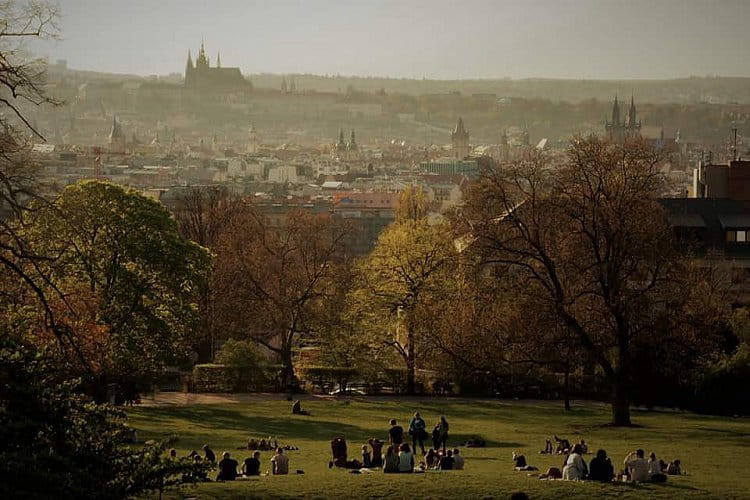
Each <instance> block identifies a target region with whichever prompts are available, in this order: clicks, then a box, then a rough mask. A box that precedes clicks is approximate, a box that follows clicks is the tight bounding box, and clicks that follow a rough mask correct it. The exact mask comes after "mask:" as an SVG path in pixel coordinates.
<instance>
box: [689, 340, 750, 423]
mask: <svg viewBox="0 0 750 500" xmlns="http://www.w3.org/2000/svg"><path fill="white" fill-rule="evenodd" d="M748 384H750V348H748V346H747V345H742V346H741V347H740V349H739V350H738V352H737V354H735V355H734V356H732V357H731V358H729V359H728V360H727V361H726V362H724V363H721V364H720V365H718V366H717V367H716V368H714V369H713V370H711V371H709V372H708V373H706V374H704V376H703V377H702V378H701V380H700V383H699V385H698V388H697V391H696V397H695V399H694V401H693V405H692V409H693V410H695V411H700V412H703V413H711V414H719V415H735V414H750V390H748Z"/></svg>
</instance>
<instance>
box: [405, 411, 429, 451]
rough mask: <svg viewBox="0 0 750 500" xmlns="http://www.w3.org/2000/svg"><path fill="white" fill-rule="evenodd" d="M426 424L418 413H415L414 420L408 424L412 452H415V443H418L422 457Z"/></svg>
mask: <svg viewBox="0 0 750 500" xmlns="http://www.w3.org/2000/svg"><path fill="white" fill-rule="evenodd" d="M426 428H427V422H425V421H424V419H423V418H422V416H421V415H420V414H419V412H416V413H415V414H414V418H412V419H411V422H409V435H411V440H412V446H411V447H412V448H413V449H414V451H415V452H416V451H417V443H419V448H420V449H421V450H422V455H424V454H425V451H424V440H425V438H426V437H427V430H426Z"/></svg>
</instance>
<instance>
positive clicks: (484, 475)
mask: <svg viewBox="0 0 750 500" xmlns="http://www.w3.org/2000/svg"><path fill="white" fill-rule="evenodd" d="M303 403H304V404H303V407H304V408H306V409H308V410H310V411H311V413H312V416H297V415H291V411H290V410H291V404H290V403H288V402H287V401H284V400H280V399H279V398H278V397H269V398H268V399H267V400H259V401H253V402H249V403H234V404H204V405H191V406H163V407H139V408H133V409H130V410H128V414H129V423H130V425H132V426H134V427H135V428H136V429H138V432H139V439H142V440H143V439H153V438H165V437H167V436H169V435H176V436H178V438H179V441H178V442H177V444H176V446H175V447H176V448H177V451H178V453H179V454H180V455H185V454H187V453H188V452H189V451H190V450H192V449H196V450H200V447H201V446H202V445H203V444H204V443H208V444H209V445H210V446H211V447H212V448H213V450H214V451H215V452H216V455H217V456H219V455H220V453H221V452H223V451H229V452H230V453H231V454H232V456H234V457H235V458H236V459H237V460H238V461H240V462H241V461H242V459H244V458H245V457H247V456H249V454H248V452H247V451H246V450H239V449H238V448H239V447H240V446H242V445H243V444H244V443H246V442H247V439H248V438H249V437H251V436H255V437H258V438H260V437H264V436H266V437H267V436H274V437H276V438H278V439H279V441H280V442H281V443H282V444H292V445H295V446H298V447H299V448H300V449H299V451H290V452H287V453H288V454H289V456H290V459H291V463H290V471H291V472H292V473H293V472H294V471H295V470H296V469H302V470H304V472H305V473H304V475H290V476H276V477H274V476H268V477H258V478H253V479H251V480H247V481H238V482H234V483H206V484H202V485H200V486H198V487H197V488H195V487H193V488H190V487H188V488H184V489H183V490H181V491H179V492H177V493H172V494H171V496H172V497H174V498H181V497H196V498H201V499H210V498H288V497H306V498H414V497H418V498H509V496H510V493H512V492H514V491H525V492H526V493H527V494H528V495H529V497H530V498H532V499H534V498H566V499H569V498H587V499H591V498H639V499H640V498H750V458H748V457H749V456H750V455H748V453H750V419H747V418H742V419H740V418H738V419H732V418H718V417H709V416H702V415H694V414H689V413H672V412H639V411H636V412H634V414H633V420H634V423H635V424H637V425H638V427H633V428H613V427H609V426H606V425H602V424H606V422H607V421H608V418H609V409H608V407H606V406H604V405H601V404H597V403H579V404H575V406H574V409H573V410H572V411H570V412H564V411H563V409H562V405H561V404H560V403H557V402H523V401H520V402H518V401H506V402H504V401H480V400H457V399H421V398H420V399H392V400H389V399H380V398H377V399H368V398H354V399H349V400H326V399H309V400H305V401H303ZM416 410H418V411H420V412H421V413H422V415H423V417H424V418H425V420H426V421H427V424H428V430H429V429H431V428H432V425H433V424H434V422H435V421H436V419H437V418H438V417H439V416H440V415H445V416H446V418H447V419H448V421H449V422H450V425H451V427H450V430H451V433H450V439H449V445H456V444H458V443H459V442H461V441H464V440H466V439H467V438H468V437H470V436H472V435H481V436H482V437H483V438H484V439H485V440H486V441H487V446H486V447H485V448H461V453H462V454H463V455H464V457H465V459H466V469H465V470H463V471H443V472H439V471H434V472H433V471H429V472H428V473H426V474H413V475H405V474H404V475H397V474H388V475H385V474H382V473H379V472H373V473H372V474H367V475H365V474H363V475H355V474H350V473H348V471H345V470H336V469H334V470H329V469H328V460H329V459H330V455H331V450H330V439H331V438H332V437H333V436H334V435H336V434H338V433H342V434H344V435H345V436H346V438H347V443H348V445H349V455H350V457H357V458H361V456H360V450H359V448H360V446H361V445H362V444H363V443H365V442H366V440H367V439H368V438H370V437H379V438H381V439H383V440H386V432H387V429H388V427H389V426H388V420H389V419H390V418H396V419H398V421H399V423H400V424H401V425H404V426H406V425H407V423H408V419H409V417H410V416H411V414H412V413H413V412H414V411H416ZM552 434H557V435H558V436H561V437H566V438H568V439H569V440H571V441H573V442H575V441H577V440H578V439H580V438H583V439H585V440H586V442H587V443H588V444H589V451H590V452H595V451H596V449H597V448H604V449H605V450H607V453H608V454H609V455H610V457H612V460H613V463H614V464H615V469H616V470H619V469H620V468H621V466H622V459H623V458H624V456H625V455H626V454H627V453H628V452H629V451H631V450H634V449H636V448H639V447H640V448H643V449H645V450H646V452H647V453H648V452H650V451H654V452H655V453H656V454H657V457H659V458H662V459H664V460H665V461H669V460H671V459H674V458H679V459H680V460H682V464H683V465H682V466H683V470H684V471H685V472H686V473H687V475H686V476H682V477H672V476H670V477H669V480H668V482H667V483H666V484H645V485H631V484H623V483H619V484H594V483H588V482H567V481H541V480H539V479H537V478H535V477H529V476H528V475H527V473H524V472H514V471H513V462H512V460H511V453H512V452H513V451H517V452H519V453H523V454H524V455H525V456H526V458H527V461H528V462H529V463H530V464H531V465H535V466H537V467H539V469H541V470H542V471H543V470H546V469H547V468H548V467H551V466H557V467H560V466H561V464H562V458H561V457H559V456H545V455H539V454H538V452H539V450H540V449H542V447H543V446H544V440H545V438H548V437H549V438H551V437H552ZM270 457H271V453H270V452H262V456H261V464H262V468H261V471H266V470H267V469H269V459H270ZM591 457H592V455H591V454H589V455H587V456H586V457H585V458H586V461H587V462H588V461H589V460H590V459H591Z"/></svg>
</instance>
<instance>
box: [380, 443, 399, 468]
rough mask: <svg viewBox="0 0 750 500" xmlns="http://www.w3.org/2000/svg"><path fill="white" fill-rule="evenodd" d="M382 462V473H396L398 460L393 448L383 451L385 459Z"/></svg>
mask: <svg viewBox="0 0 750 500" xmlns="http://www.w3.org/2000/svg"><path fill="white" fill-rule="evenodd" d="M383 462H384V463H383V472H385V473H391V472H398V466H399V463H400V459H399V456H398V453H396V450H395V448H394V447H393V446H389V447H388V449H386V450H385V458H384V460H383Z"/></svg>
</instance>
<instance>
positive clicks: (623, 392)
mask: <svg viewBox="0 0 750 500" xmlns="http://www.w3.org/2000/svg"><path fill="white" fill-rule="evenodd" d="M622 378H623V377H622V376H620V379H621V380H618V381H616V382H615V389H614V392H613V394H612V425H617V426H628V425H630V397H629V394H628V388H627V381H625V380H622Z"/></svg>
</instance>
